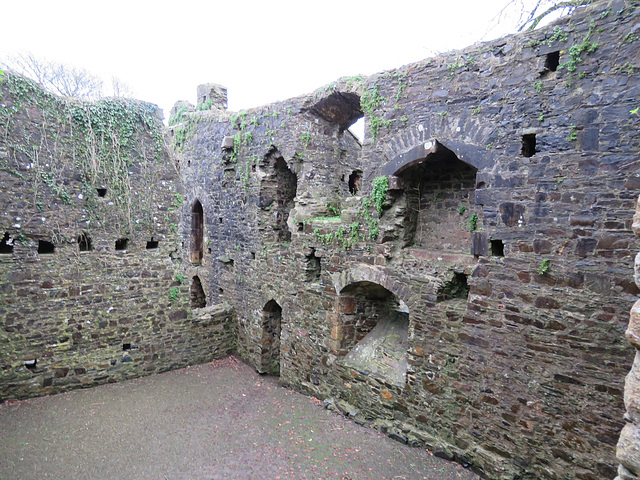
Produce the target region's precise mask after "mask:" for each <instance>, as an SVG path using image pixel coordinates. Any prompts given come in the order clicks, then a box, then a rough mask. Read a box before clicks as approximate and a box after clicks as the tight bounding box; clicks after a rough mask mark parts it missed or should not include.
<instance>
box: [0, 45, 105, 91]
mask: <svg viewBox="0 0 640 480" xmlns="http://www.w3.org/2000/svg"><path fill="white" fill-rule="evenodd" d="M0 66H1V67H2V68H4V69H6V70H9V71H13V72H16V73H19V74H21V75H24V76H25V77H28V78H31V79H32V80H35V81H37V82H38V83H40V84H41V85H42V86H43V87H44V88H45V89H46V90H49V91H50V92H52V93H57V94H58V95H63V96H68V97H78V98H86V99H91V98H99V97H101V96H102V80H101V79H100V77H98V76H96V75H93V74H92V73H90V72H89V71H88V70H85V69H82V68H75V67H70V66H68V65H63V64H60V63H55V62H51V61H49V60H46V59H43V58H38V57H36V56H35V55H33V54H32V53H28V52H27V53H20V54H17V55H13V56H11V57H8V58H7V59H5V60H0Z"/></svg>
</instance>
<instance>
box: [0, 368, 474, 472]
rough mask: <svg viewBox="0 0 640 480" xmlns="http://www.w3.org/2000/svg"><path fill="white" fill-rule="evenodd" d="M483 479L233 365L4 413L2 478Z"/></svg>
mask: <svg viewBox="0 0 640 480" xmlns="http://www.w3.org/2000/svg"><path fill="white" fill-rule="evenodd" d="M47 478H49V479H56V480H63V479H70V480H71V479H73V480H80V479H91V480H93V479H109V480H114V479H115V480H117V479H127V480H137V479H139V480H142V479H145V480H146V479H159V480H168V479H171V480H174V479H207V480H214V479H216V480H217V479H239V480H249V479H253V480H263V479H264V480H267V479H268V480H274V479H276V480H277V479H338V480H365V479H371V480H384V479H387V480H391V479H394V480H424V479H429V480H436V479H437V480H452V479H456V480H458V479H465V480H467V479H474V480H475V479H479V477H478V476H476V475H474V474H473V473H472V472H470V471H468V470H465V469H464V468H462V467H461V466H459V465H457V464H455V463H450V462H446V461H444V460H442V459H439V458H436V457H434V456H432V455H431V454H430V453H429V452H427V451H425V450H420V449H414V448H410V447H407V446H406V445H402V444H400V443H398V442H395V441H393V440H391V439H389V438H387V437H385V436H383V435H381V434H379V433H377V432H376V431H374V430H372V429H370V428H365V427H361V426H359V425H356V424H355V423H353V422H351V421H349V420H347V419H345V418H343V417H341V416H340V415H337V414H335V413H332V412H329V411H327V410H325V409H324V408H322V406H321V405H320V402H319V401H318V400H317V399H314V398H311V397H307V396H304V395H301V394H299V393H296V392H293V391H291V390H287V389H285V388H282V387H280V386H278V384H277V379H276V378H272V377H261V376H259V375H258V374H256V373H255V371H254V370H253V369H251V368H250V367H249V366H247V365H245V364H244V363H242V362H240V361H238V360H236V359H234V358H233V357H230V358H227V359H224V360H220V361H216V362H212V363H208V364H204V365H198V366H195V367H189V368H184V369H181V370H176V371H173V372H167V373H164V374H160V375H153V376H149V377H144V378H139V379H135V380H129V381H127V382H122V383H118V384H111V385H103V386H99V387H96V388H91V389H86V390H75V391H72V392H67V393H62V394H59V395H54V396H50V397H41V398H36V399H32V400H24V401H20V402H5V403H3V404H0V479H1V480H29V479H47Z"/></svg>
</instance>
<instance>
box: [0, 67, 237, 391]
mask: <svg viewBox="0 0 640 480" xmlns="http://www.w3.org/2000/svg"><path fill="white" fill-rule="evenodd" d="M0 98H1V100H0V185H1V188H0V203H1V204H2V206H3V208H2V212H1V213H0V400H5V399H12V398H24V397H29V396H35V395H43V394H48V393H55V392H59V391H62V390H66V389H69V388H75V387H86V386H91V385H96V384H99V383H105V382H113V381H117V380H122V379H126V378H132V377H136V376H140V375H146V374H149V373H154V372H159V371H163V370H168V369H171V368H176V367H180V366H184V365H187V364H190V363H197V362H204V361H208V360H211V359H212V358H214V357H215V356H223V355H226V354H228V352H229V351H230V350H232V348H233V344H234V330H233V322H232V312H231V311H230V310H229V309H228V308H222V307H220V308H216V309H214V310H210V311H207V312H202V311H201V310H198V315H192V313H191V309H190V307H189V285H188V284H187V283H186V282H185V279H184V276H183V275H182V274H180V269H179V266H180V263H179V262H180V259H181V257H182V256H183V253H182V252H183V246H182V244H181V242H180V237H179V235H178V230H177V226H178V225H179V224H180V218H179V208H180V207H181V205H182V192H183V189H182V186H181V181H180V177H179V175H178V171H177V169H176V166H175V164H174V163H173V161H172V159H171V157H170V155H169V153H168V151H167V150H166V148H165V147H164V144H163V143H164V141H163V134H162V124H161V122H160V120H158V119H157V118H156V116H155V113H156V109H157V107H155V106H154V105H150V104H145V103H142V102H136V101H128V100H123V99H104V100H99V101H97V102H94V103H83V102H79V101H75V100H70V99H62V98H59V97H55V96H53V95H50V94H48V93H47V92H45V91H43V90H42V89H41V88H40V87H39V86H38V85H36V84H34V83H33V82H31V81H29V80H26V79H24V78H21V77H18V76H14V75H11V74H9V73H6V74H5V75H4V76H3V77H2V79H1V81H0Z"/></svg>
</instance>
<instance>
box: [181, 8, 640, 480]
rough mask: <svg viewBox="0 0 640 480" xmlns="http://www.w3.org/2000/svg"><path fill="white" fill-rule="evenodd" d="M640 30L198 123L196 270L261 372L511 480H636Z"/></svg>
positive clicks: (453, 61) (192, 173)
mask: <svg viewBox="0 0 640 480" xmlns="http://www.w3.org/2000/svg"><path fill="white" fill-rule="evenodd" d="M637 15H638V12H637V10H636V8H635V7H634V6H633V5H632V4H631V3H625V2H617V3H615V2H614V3H601V4H598V5H597V6H596V7H594V8H593V9H590V10H583V11H581V12H579V13H576V14H575V15H574V16H572V17H571V18H569V19H566V20H563V21H560V22H559V23H557V24H555V25H552V26H550V27H548V28H546V29H543V30H540V31H537V32H534V33H529V34H526V35H521V36H517V37H508V38H504V39H501V40H497V41H494V42H490V43H486V44H482V45H477V46H473V47H471V48H469V49H466V50H464V51H459V52H452V53H450V54H447V55H444V56H442V57H439V58H433V59H429V60H425V61H423V62H419V63H416V64H412V65H408V66H405V67H402V68H399V69H397V70H393V71H389V72H383V73H380V74H376V75H373V76H370V77H344V78H341V79H339V80H337V81H336V82H334V83H333V84H331V85H328V86H326V87H323V88H320V89H318V90H317V91H316V92H314V93H313V94H311V95H308V96H303V97H298V98H293V99H290V100H286V101H283V102H279V103H276V104H272V105H268V106H264V107H260V108H255V109H251V110H247V111H243V112H239V113H227V112H225V111H224V110H223V109H220V108H213V109H212V110H204V111H201V110H199V109H192V110H194V111H193V112H192V113H182V114H179V115H177V117H176V118H175V119H174V121H175V122H176V123H175V124H174V125H173V127H172V129H171V134H172V135H173V138H174V141H175V144H176V148H177V150H178V152H179V157H180V171H181V174H182V177H183V179H184V185H185V204H184V206H183V210H182V213H183V218H184V219H185V221H184V223H183V225H182V230H181V232H182V236H183V242H184V243H185V244H189V245H190V248H191V249H192V252H191V255H190V258H195V259H196V261H195V262H193V261H191V262H189V261H186V262H185V271H187V272H188V273H187V277H188V278H191V277H193V276H197V277H198V278H199V279H200V280H201V281H202V284H203V287H204V291H205V292H206V294H207V299H208V300H207V302H208V303H211V304H216V303H217V302H222V301H225V302H228V303H229V304H231V305H234V307H235V310H236V315H237V334H238V337H237V342H238V343H237V351H238V354H239V355H240V356H242V357H243V358H244V359H245V360H246V361H247V362H249V363H250V364H252V365H254V366H255V368H256V369H257V370H258V371H262V372H267V373H277V374H279V375H280V376H281V379H282V381H283V382H284V383H285V384H288V385H290V386H292V387H293V388H296V389H298V390H301V391H304V392H307V393H310V394H312V395H315V396H318V397H319V398H322V399H324V400H325V402H326V404H327V405H328V406H330V407H331V408H335V409H337V410H339V411H341V412H342V413H344V414H345V415H349V416H351V417H353V418H354V419H355V421H357V422H361V423H365V424H372V425H375V426H376V427H377V428H379V429H381V430H382V431H385V432H386V433H388V434H390V435H391V436H393V437H394V438H397V439H398V440H401V441H404V442H408V443H411V444H415V445H426V446H428V447H429V448H431V449H433V450H434V451H435V452H436V453H437V454H438V455H441V456H445V457H448V458H455V459H457V460H458V461H460V462H463V463H466V464H470V465H473V466H474V467H475V468H477V469H478V470H479V471H480V470H481V471H483V472H484V473H485V475H486V476H488V477H489V478H554V479H555V478H581V479H599V478H612V477H613V476H615V465H616V460H615V445H616V442H617V439H618V435H619V432H620V429H621V428H622V426H623V422H622V418H623V412H624V408H623V402H622V391H623V378H624V375H625V374H626V372H627V371H628V369H629V368H630V364H631V360H632V352H631V349H630V348H629V346H628V345H627V344H626V342H625V340H624V335H623V333H624V329H625V324H626V318H627V316H628V310H629V308H630V306H631V305H632V304H633V302H634V301H635V300H636V296H637V294H638V293H639V291H638V288H637V287H636V285H635V284H634V283H633V278H632V270H633V256H634V254H635V251H636V249H637V248H638V241H637V239H636V238H635V236H634V235H633V232H632V231H631V217H632V214H633V208H634V205H635V198H636V197H637V189H638V187H639V186H640V184H639V182H638V178H640V177H638V167H639V166H638V164H637V161H638V157H637V154H638V149H639V147H640V140H639V138H638V135H637V132H636V131H637V128H636V127H637V117H635V116H633V115H631V114H630V111H631V110H632V109H633V108H635V107H636V106H637V105H636V104H637V93H638V89H639V86H640V83H639V82H638V80H637V75H634V72H636V73H637V71H638V67H640V65H638V56H637V51H638V49H637V43H635V42H636V38H635V37H634V35H635V28H636V27H635V25H636V24H637V18H638V17H637ZM176 113H178V112H176ZM362 116H364V117H365V122H366V132H367V133H366V138H365V141H364V142H363V144H362V145H360V144H359V142H357V140H356V139H354V137H353V136H352V135H351V134H350V132H349V131H348V130H347V127H348V126H349V125H351V124H352V123H353V122H354V121H355V120H356V119H358V118H359V117H362ZM198 205H201V206H202V213H200V209H199V207H198ZM194 228H195V229H196V231H200V230H199V229H202V230H201V233H197V235H196V238H199V236H200V235H201V236H202V240H197V241H195V242H194V241H193V238H194ZM200 251H201V252H202V253H201V254H200V253H198V252H200ZM274 364H276V365H278V367H277V368H274V366H273V365H274Z"/></svg>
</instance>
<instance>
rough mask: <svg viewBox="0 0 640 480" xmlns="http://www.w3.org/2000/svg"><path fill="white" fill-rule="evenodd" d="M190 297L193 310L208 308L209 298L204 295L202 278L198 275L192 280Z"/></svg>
mask: <svg viewBox="0 0 640 480" xmlns="http://www.w3.org/2000/svg"><path fill="white" fill-rule="evenodd" d="M190 297H191V308H204V307H206V306H207V297H206V296H205V294H204V289H203V288H202V282H201V281H200V277H198V276H197V275H195V276H194V277H193V279H192V280H191V289H190Z"/></svg>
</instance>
